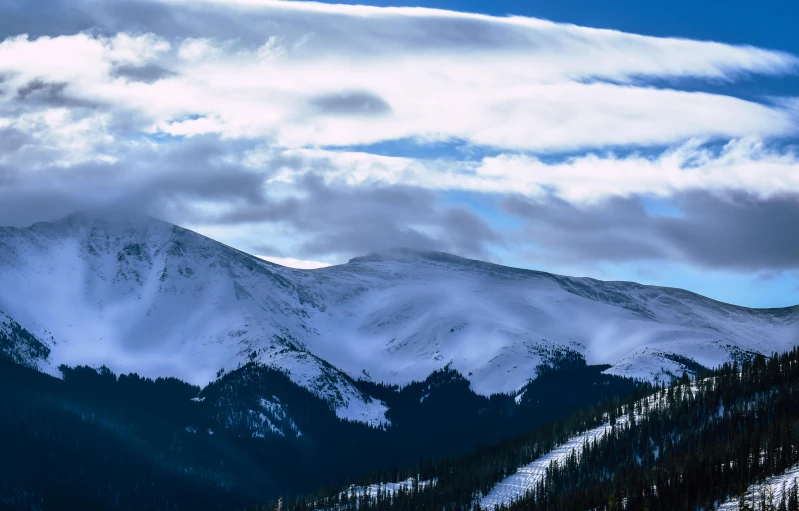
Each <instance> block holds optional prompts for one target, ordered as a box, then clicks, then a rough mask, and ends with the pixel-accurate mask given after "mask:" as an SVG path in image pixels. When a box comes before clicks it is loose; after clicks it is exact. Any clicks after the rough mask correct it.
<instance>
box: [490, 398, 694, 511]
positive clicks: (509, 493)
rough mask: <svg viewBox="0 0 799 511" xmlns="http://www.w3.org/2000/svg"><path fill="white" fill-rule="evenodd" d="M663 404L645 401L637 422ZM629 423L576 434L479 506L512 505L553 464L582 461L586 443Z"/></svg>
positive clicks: (620, 421)
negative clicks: (581, 456)
mask: <svg viewBox="0 0 799 511" xmlns="http://www.w3.org/2000/svg"><path fill="white" fill-rule="evenodd" d="M686 390H688V391H690V392H696V391H697V386H696V384H691V385H690V386H688V387H687V388H686ZM664 402H665V400H664V399H663V398H661V397H660V395H659V394H656V395H653V396H650V397H648V398H645V400H642V401H641V405H642V406H641V410H642V411H641V413H640V414H639V413H637V412H635V413H634V415H635V417H636V419H639V418H641V417H642V416H643V414H644V413H647V412H648V411H652V410H654V409H655V408H657V407H659V406H661V405H662V404H663V403H664ZM629 420H630V419H629V415H627V414H626V413H625V414H623V415H620V416H619V417H617V418H616V426H611V424H610V422H606V423H605V424H602V425H600V426H597V427H595V428H593V429H590V430H588V431H585V432H583V433H581V434H579V435H575V436H574V437H572V438H570V439H569V440H568V441H567V442H565V443H563V444H561V445H559V446H557V447H556V448H555V449H553V450H552V451H550V452H548V453H546V454H545V455H543V456H541V457H540V458H538V459H536V460H534V461H532V462H531V463H529V464H527V465H524V466H522V467H519V469H518V470H517V471H516V473H514V474H512V475H510V476H508V477H506V478H505V479H503V480H502V481H500V482H499V483H497V484H496V485H495V486H494V487H493V488H492V489H491V491H489V492H488V494H487V495H485V496H484V497H483V498H482V499H480V507H481V508H482V509H494V508H495V507H496V506H500V505H502V504H510V503H511V502H513V501H515V500H518V499H520V498H522V497H524V496H525V494H526V493H527V492H528V491H532V490H533V489H535V487H536V485H538V484H539V483H540V482H541V481H543V480H544V477H545V476H546V470H547V468H548V467H549V466H550V465H551V464H552V463H553V462H557V463H563V462H565V461H566V460H568V459H569V457H570V456H571V455H572V453H574V455H575V456H576V457H577V459H578V460H579V459H580V454H581V453H582V450H583V447H584V446H585V445H586V444H590V443H592V442H594V441H598V440H601V439H602V438H603V437H604V436H605V435H607V434H608V433H610V432H611V431H612V430H613V427H624V426H626V425H627V424H628V423H629Z"/></svg>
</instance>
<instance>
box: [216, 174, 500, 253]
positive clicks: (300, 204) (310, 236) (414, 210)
mask: <svg viewBox="0 0 799 511" xmlns="http://www.w3.org/2000/svg"><path fill="white" fill-rule="evenodd" d="M301 190H302V192H303V195H302V196H300V197H291V198H287V199H282V200H274V201H272V200H270V201H268V202H267V203H264V204H261V205H252V206H249V207H242V208H237V209H236V210H235V211H234V212H232V213H229V214H226V215H223V216H221V217H217V218H216V219H215V221H217V222H220V223H231V224H238V223H242V222H256V223H258V222H268V223H279V224H282V225H286V226H289V227H290V228H291V229H292V230H293V231H296V232H297V233H298V234H299V235H300V236H301V237H302V239H304V240H305V241H303V242H302V243H301V244H300V246H299V253H298V254H297V256H298V257H308V258H313V257H319V256H327V255H329V254H337V255H341V256H343V257H345V258H346V257H351V256H354V255H363V254H366V253H370V252H374V251H383V250H387V249H390V248H394V247H407V248H413V249H424V250H442V251H446V252H453V253H457V254H461V255H469V256H477V257H488V256H489V250H488V245H490V244H498V243H502V242H503V240H502V237H501V236H500V235H499V234H498V233H497V232H495V231H494V230H493V229H492V228H491V227H490V226H489V225H488V224H486V222H485V221H484V220H483V219H482V218H480V217H479V216H477V215H475V214H474V213H472V212H471V211H468V210H465V209H462V208H446V207H442V206H441V205H440V204H439V201H438V197H437V195H436V194H435V193H432V192H429V191H426V190H421V189H418V188H414V187H406V186H374V187H358V188H351V187H347V186H335V185H329V184H326V183H325V182H324V181H323V180H322V178H321V177H320V176H318V175H316V174H311V173H309V174H306V175H305V177H304V179H303V181H302V183H301Z"/></svg>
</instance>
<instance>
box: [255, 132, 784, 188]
mask: <svg viewBox="0 0 799 511" xmlns="http://www.w3.org/2000/svg"><path fill="white" fill-rule="evenodd" d="M702 142H703V141H701V140H691V141H688V142H686V143H685V144H682V145H680V146H677V147H674V148H672V149H669V150H666V151H664V152H662V153H660V154H658V155H655V156H651V157H650V156H642V155H640V154H632V155H626V156H618V155H615V154H613V153H589V154H587V155H583V156H575V157H570V158H567V159H565V160H564V161H561V162H555V163H547V162H545V161H542V160H541V159H539V158H536V157H533V156H529V155H522V154H515V153H507V154H501V155H499V156H493V157H486V158H483V159H482V160H481V161H478V162H471V161H465V162H453V161H449V160H447V161H444V160H418V159H414V158H402V157H387V156H378V155H373V154H368V153H359V152H339V151H325V150H308V149H303V150H298V151H295V152H293V153H289V154H294V155H297V156H301V157H302V158H303V159H304V161H305V166H303V167H299V168H297V169H295V170H293V171H286V172H283V173H281V174H279V175H278V177H276V180H280V181H281V182H290V181H291V180H292V174H293V175H294V176H300V175H302V174H303V173H304V172H307V171H309V170H312V169H313V168H318V167H319V166H320V165H327V166H328V167H330V168H331V169H335V170H331V171H330V172H328V173H327V174H326V175H327V178H328V179H329V180H332V181H340V182H345V183H346V184H348V185H350V186H359V185H364V184H374V183H380V184H406V185H416V186H420V187H423V188H428V189H438V190H466V191H477V192H485V193H498V194H506V193H522V194H525V195H528V196H540V197H543V196H546V195H550V194H554V195H556V196H558V197H560V198H562V199H564V200H566V201H569V202H573V203H591V202H596V201H601V200H604V199H607V198H611V197H629V196H633V195H653V196H669V195H672V194H677V193H680V192H685V191H691V190H712V191H717V192H724V191H733V190H734V191H745V192H748V193H751V194H753V195H756V196H758V197H761V198H767V197H769V196H774V195H779V194H782V193H786V192H797V191H799V154H797V153H796V152H795V151H793V150H791V149H786V150H780V149H774V148H769V147H768V146H767V145H766V144H764V143H763V141H762V140H760V139H757V138H742V139H735V140H732V141H730V142H729V143H727V144H726V145H724V146H723V147H722V148H721V149H713V148H711V147H708V146H707V145H705V144H703V143H702ZM251 157H255V156H252V155H251Z"/></svg>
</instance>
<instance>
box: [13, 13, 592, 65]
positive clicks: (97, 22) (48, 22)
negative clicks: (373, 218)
mask: <svg viewBox="0 0 799 511" xmlns="http://www.w3.org/2000/svg"><path fill="white" fill-rule="evenodd" d="M242 16H244V17H246V19H247V23H246V24H245V23H241V22H240V21H239V20H240V18H241V17H242ZM278 28H279V32H280V33H281V34H282V35H284V36H285V37H286V40H287V41H288V42H289V43H291V42H294V41H297V40H299V39H301V38H303V37H305V36H307V35H308V34H309V33H311V32H312V33H313V34H314V35H313V37H312V38H311V39H310V40H308V41H307V42H306V44H305V45H303V46H302V47H301V48H297V49H296V51H295V56H297V57H301V56H302V55H303V54H304V52H306V51H307V52H318V51H320V50H322V51H327V52H334V51H345V52H348V53H350V54H359V55H370V54H372V55H373V54H386V53H392V52H409V51H411V52H413V51H429V50H436V51H440V50H463V51H472V50H477V51H479V50H491V49H526V50H529V49H530V48H535V47H536V46H542V47H547V46H551V45H552V44H558V43H553V41H552V40H550V38H548V37H546V36H542V37H541V38H540V39H538V40H531V38H530V34H529V31H527V30H525V29H523V28H518V29H516V28H514V27H512V26H511V27H509V26H498V25H497V23H495V22H492V21H489V20H481V19H470V18H465V17H446V16H429V17H423V16H419V17H416V16H409V17H395V16H390V15H388V16H386V17H382V16H352V15H348V14H335V13H330V12H327V13H322V12H314V11H297V10H296V9H295V8H294V7H293V6H291V5H286V6H281V5H279V4H278V5H271V6H269V8H263V9H254V8H252V7H249V6H241V5H235V4H231V5H225V4H224V3H221V2H220V3H218V4H213V3H205V2H196V3H188V2H186V3H184V2H179V3H174V4H170V3H165V2H158V1H151V0H37V1H36V2H31V1H30V0H4V1H3V2H0V39H2V38H5V37H9V36H15V35H19V34H25V33H27V34H29V35H30V36H31V37H33V38H36V37H40V36H45V35H46V36H58V35H67V34H75V33H77V32H81V31H92V32H95V33H99V34H103V35H112V34H115V33H117V32H120V31H124V32H128V33H147V32H153V33H157V34H159V35H161V36H163V37H167V38H172V37H209V38H215V39H223V40H236V41H239V42H240V43H241V44H243V45H246V46H260V45H261V44H263V43H264V41H265V40H266V39H267V38H268V37H269V35H272V34H274V33H276V32H278ZM353 32H357V33H358V34H359V36H358V37H357V38H352V37H350V35H351V34H352V33H353ZM578 42H580V41H578Z"/></svg>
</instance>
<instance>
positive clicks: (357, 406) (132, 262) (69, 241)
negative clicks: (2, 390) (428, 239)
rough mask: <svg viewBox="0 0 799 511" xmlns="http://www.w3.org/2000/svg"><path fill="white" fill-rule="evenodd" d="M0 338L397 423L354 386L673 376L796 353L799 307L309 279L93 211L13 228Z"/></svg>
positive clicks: (8, 344)
mask: <svg viewBox="0 0 799 511" xmlns="http://www.w3.org/2000/svg"><path fill="white" fill-rule="evenodd" d="M0 332H5V333H4V334H2V335H0V348H1V349H3V350H5V351H9V352H10V351H14V353H16V355H15V356H16V357H17V358H19V359H20V360H23V359H24V361H25V363H27V364H28V365H34V366H36V367H38V368H39V369H40V370H42V371H44V372H47V373H50V374H58V371H57V368H58V366H60V365H62V364H64V365H67V366H75V365H81V364H85V365H91V366H100V365H105V366H107V367H109V368H111V369H112V370H113V371H115V372H119V373H126V372H136V373H138V374H140V375H142V376H147V377H153V378H155V377H176V378H180V379H182V380H184V381H186V382H189V383H191V384H195V385H199V386H203V385H206V384H208V383H209V382H212V381H214V380H215V379H217V378H218V377H219V376H220V375H221V374H224V372H230V371H232V370H235V369H236V368H237V367H240V366H241V365H243V364H245V363H247V362H250V361H255V362H259V363H261V364H264V365H266V366H270V367H275V368H279V369H281V370H283V371H285V372H286V373H287V374H288V376H289V378H290V379H291V380H292V381H293V382H294V383H296V384H298V385H300V386H302V387H305V388H307V389H308V390H310V391H311V392H313V393H314V394H316V395H317V396H319V397H321V398H322V399H324V400H325V401H326V402H328V403H329V404H330V406H331V407H332V408H333V409H334V410H335V412H336V414H337V415H338V416H339V417H340V418H344V419H348V420H355V421H360V422H365V423H367V424H370V425H373V426H380V425H383V426H386V425H387V424H388V422H389V420H388V419H387V417H386V412H387V406H386V404H385V403H384V402H383V401H381V400H380V399H377V398H376V397H377V396H375V395H370V394H369V393H368V388H367V387H365V386H364V385H361V384H359V382H358V381H357V380H365V381H372V382H376V383H386V384H390V385H400V386H404V385H407V384H410V383H411V382H414V381H423V380H425V378H427V377H428V376H430V375H431V374H432V373H434V372H435V371H438V370H442V369H445V368H447V369H451V370H454V371H456V372H458V373H460V375H462V376H463V377H464V378H466V379H467V380H468V383H469V385H470V388H471V389H472V390H473V391H475V392H476V393H477V394H480V395H484V396H489V395H491V394H495V393H510V394H518V393H519V392H521V391H522V389H523V388H524V386H525V385H526V384H527V382H528V381H530V380H531V379H534V378H536V376H537V375H538V373H539V372H540V371H541V370H542V368H545V367H546V366H552V365H557V364H558V363H559V361H560V360H562V359H563V358H564V357H575V356H576V357H580V358H584V359H585V361H586V362H587V363H588V364H593V365H597V364H605V365H608V366H609V367H607V368H605V372H606V373H607V374H614V375H620V376H632V377H637V378H645V379H649V380H657V379H664V378H666V379H668V378H670V377H671V376H674V375H679V374H681V373H682V372H683V370H686V369H688V370H694V369H696V368H699V367H715V366H717V365H718V364H720V363H722V362H725V361H729V360H741V359H745V358H747V357H750V356H751V355H752V354H754V353H772V352H775V351H782V350H785V349H788V348H790V347H791V346H794V345H796V344H799V307H790V308H782V309H749V308H744V307H739V306H735V305H729V304H725V303H720V302H717V301H714V300H711V299H709V298H705V297H702V296H699V295H697V294H694V293H690V292H688V291H683V290H679V289H671V288H662V287H653V286H644V285H640V284H635V283H631V282H602V281H598V280H594V279H589V278H572V277H563V276H558V275H552V274H549V273H543V272H537V271H530V270H522V269H515V268H508V267H503V266H499V265H495V264H490V263H485V262H480V261H474V260H469V259H463V258H460V257H456V256H453V255H449V254H444V253H439V252H419V251H412V250H404V249H397V250H393V251H389V252H386V253H380V254H373V255H369V256H366V257H358V258H355V259H352V260H350V261H349V262H348V263H347V264H343V265H339V266H333V267H329V268H323V269H318V270H295V269H290V268H285V267H281V266H279V265H275V264H272V263H269V262H266V261H263V260H261V259H259V258H257V257H254V256H251V255H248V254H245V253H243V252H241V251H238V250H235V249H233V248H231V247H228V246H226V245H223V244H221V243H218V242H216V241H213V240H211V239H209V238H206V237H204V236H201V235H199V234H197V233H194V232H192V231H189V230H187V229H183V228H181V227H178V226H175V225H171V224H168V223H166V222H162V221H159V220H156V219H153V218H149V217H136V218H102V217H100V216H98V215H94V214H87V213H80V214H74V215H71V216H69V217H67V218H65V219H63V220H60V221H57V222H52V223H37V224H34V225H32V226H30V227H28V228H24V229H18V228H3V229H0ZM14 332H16V333H14ZM20 332H24V334H20ZM12 348H14V349H13V350H12ZM364 389H366V390H364Z"/></svg>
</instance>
